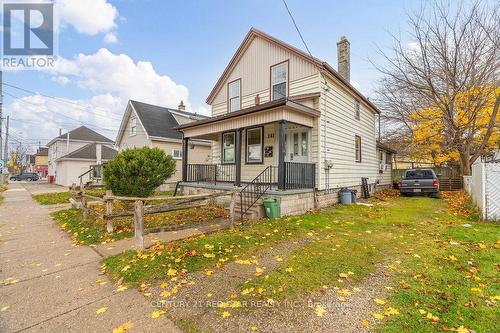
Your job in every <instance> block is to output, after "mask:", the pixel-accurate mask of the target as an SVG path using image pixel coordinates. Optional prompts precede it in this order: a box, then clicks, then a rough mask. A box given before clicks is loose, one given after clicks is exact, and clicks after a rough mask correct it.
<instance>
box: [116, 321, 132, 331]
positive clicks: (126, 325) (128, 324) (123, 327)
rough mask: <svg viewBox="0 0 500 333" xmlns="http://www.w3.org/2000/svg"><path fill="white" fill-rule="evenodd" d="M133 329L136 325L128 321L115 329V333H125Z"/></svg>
mask: <svg viewBox="0 0 500 333" xmlns="http://www.w3.org/2000/svg"><path fill="white" fill-rule="evenodd" d="M132 327H134V323H132V322H131V321H127V322H126V323H124V324H121V325H120V326H118V327H117V328H115V329H113V333H124V332H126V331H128V330H129V329H131V328H132Z"/></svg>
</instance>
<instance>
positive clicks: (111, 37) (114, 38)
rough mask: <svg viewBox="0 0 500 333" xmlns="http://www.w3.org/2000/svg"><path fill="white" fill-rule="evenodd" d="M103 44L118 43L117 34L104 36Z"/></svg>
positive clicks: (110, 33)
mask: <svg viewBox="0 0 500 333" xmlns="http://www.w3.org/2000/svg"><path fill="white" fill-rule="evenodd" d="M103 42H104V43H106V44H115V43H118V37H117V36H116V32H114V31H111V32H108V33H107V34H106V35H104V39H103Z"/></svg>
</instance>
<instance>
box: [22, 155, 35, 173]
mask: <svg viewBox="0 0 500 333" xmlns="http://www.w3.org/2000/svg"><path fill="white" fill-rule="evenodd" d="M24 158H25V160H24V161H23V163H22V164H23V166H22V168H23V172H35V171H34V170H35V155H34V154H26V156H25V157H24Z"/></svg>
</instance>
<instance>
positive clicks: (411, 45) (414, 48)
mask: <svg viewBox="0 0 500 333" xmlns="http://www.w3.org/2000/svg"><path fill="white" fill-rule="evenodd" d="M406 48H407V49H408V50H409V51H418V50H420V45H419V44H418V43H417V42H408V43H407V44H406Z"/></svg>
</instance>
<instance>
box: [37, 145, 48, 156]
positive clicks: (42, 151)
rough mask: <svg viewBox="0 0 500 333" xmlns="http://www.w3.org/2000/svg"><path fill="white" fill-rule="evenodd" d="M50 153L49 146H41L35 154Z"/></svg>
mask: <svg viewBox="0 0 500 333" xmlns="http://www.w3.org/2000/svg"><path fill="white" fill-rule="evenodd" d="M48 155H49V148H47V147H41V148H38V150H37V152H36V154H35V156H48Z"/></svg>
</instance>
